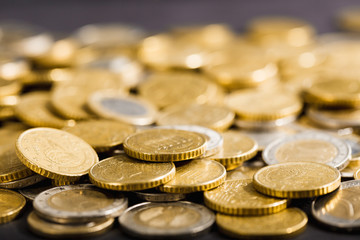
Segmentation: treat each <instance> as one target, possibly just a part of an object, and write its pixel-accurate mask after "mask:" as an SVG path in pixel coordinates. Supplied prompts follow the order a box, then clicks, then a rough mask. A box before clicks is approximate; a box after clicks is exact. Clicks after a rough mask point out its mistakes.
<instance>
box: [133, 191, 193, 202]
mask: <svg viewBox="0 0 360 240" xmlns="http://www.w3.org/2000/svg"><path fill="white" fill-rule="evenodd" d="M135 194H136V196H137V197H138V198H140V199H143V200H145V201H148V202H176V201H180V200H183V199H184V198H185V197H186V195H185V194H182V193H156V192H150V191H141V192H135Z"/></svg>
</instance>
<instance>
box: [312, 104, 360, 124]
mask: <svg viewBox="0 0 360 240" xmlns="http://www.w3.org/2000/svg"><path fill="white" fill-rule="evenodd" d="M334 111H338V112H339V114H342V115H347V116H353V117H352V118H350V117H349V119H346V118H344V117H343V118H335V117H331V115H329V114H327V113H328V112H334ZM332 115H334V116H335V114H332ZM306 116H308V118H309V119H310V120H311V121H313V122H315V123H316V124H319V125H320V126H324V127H327V128H347V127H359V126H360V119H359V116H360V110H358V109H356V110H353V109H351V110H318V109H316V108H309V109H308V110H307V111H306Z"/></svg>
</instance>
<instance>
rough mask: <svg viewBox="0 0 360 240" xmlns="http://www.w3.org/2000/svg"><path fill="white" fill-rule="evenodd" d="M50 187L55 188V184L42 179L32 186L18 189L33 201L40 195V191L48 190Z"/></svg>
mask: <svg viewBox="0 0 360 240" xmlns="http://www.w3.org/2000/svg"><path fill="white" fill-rule="evenodd" d="M50 188H53V186H52V185H51V184H50V183H49V182H48V181H42V182H39V183H37V184H34V185H32V186H29V187H25V188H22V189H19V190H18V191H19V193H20V194H21V195H23V196H24V197H25V198H26V199H28V200H30V201H33V200H34V199H35V197H36V196H37V195H39V193H41V192H43V191H45V190H48V189H50Z"/></svg>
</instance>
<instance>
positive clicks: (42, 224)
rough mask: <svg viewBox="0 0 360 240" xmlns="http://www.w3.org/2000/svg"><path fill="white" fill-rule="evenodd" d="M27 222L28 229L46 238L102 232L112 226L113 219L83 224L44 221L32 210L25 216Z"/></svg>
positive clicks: (80, 235) (86, 235)
mask: <svg viewBox="0 0 360 240" xmlns="http://www.w3.org/2000/svg"><path fill="white" fill-rule="evenodd" d="M27 223H28V225H29V227H30V230H31V231H33V232H34V233H36V234H38V235H40V236H44V237H47V238H49V237H50V238H54V237H59V238H66V237H67V238H69V237H73V238H74V237H89V236H94V235H99V234H102V233H104V232H106V231H107V230H109V229H110V228H111V227H112V225H113V223H114V219H113V218H105V219H102V220H99V221H95V222H87V223H83V224H60V223H54V222H50V221H46V220H44V219H42V218H41V217H39V216H38V215H37V214H36V213H35V212H34V211H32V212H31V213H30V214H29V215H28V217H27Z"/></svg>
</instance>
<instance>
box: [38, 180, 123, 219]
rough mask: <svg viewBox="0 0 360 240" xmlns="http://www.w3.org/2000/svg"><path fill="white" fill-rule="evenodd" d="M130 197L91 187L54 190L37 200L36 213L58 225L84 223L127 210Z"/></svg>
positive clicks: (65, 187)
mask: <svg viewBox="0 0 360 240" xmlns="http://www.w3.org/2000/svg"><path fill="white" fill-rule="evenodd" d="M127 203H128V201H127V198H125V197H123V196H122V195H121V194H114V193H112V192H109V191H107V192H106V191H104V190H102V189H99V188H97V187H95V186H94V185H91V184H78V185H72V186H62V187H55V188H51V189H49V190H46V191H44V192H42V193H40V194H39V195H38V196H37V197H36V198H35V200H34V202H33V206H34V210H35V211H36V213H37V214H38V215H39V216H41V217H42V218H44V219H47V220H49V221H52V222H58V223H85V222H90V221H99V220H102V219H104V218H114V217H118V216H120V214H121V213H122V212H123V211H124V210H125V209H126V208H127Z"/></svg>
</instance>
